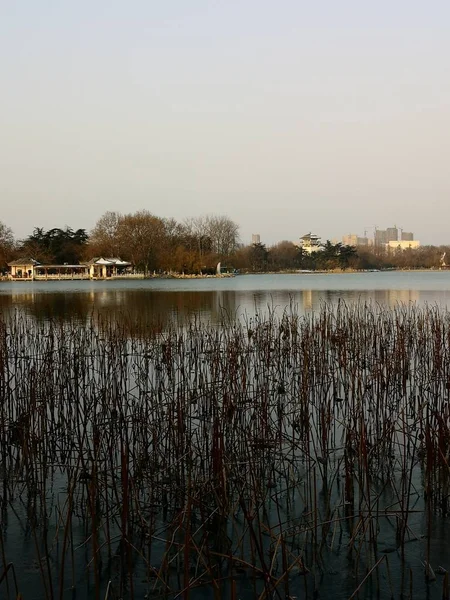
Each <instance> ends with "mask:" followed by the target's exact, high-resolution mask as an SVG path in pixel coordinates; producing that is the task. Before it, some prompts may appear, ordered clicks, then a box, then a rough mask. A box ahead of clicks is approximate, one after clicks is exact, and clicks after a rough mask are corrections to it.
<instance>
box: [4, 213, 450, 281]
mask: <svg viewBox="0 0 450 600" xmlns="http://www.w3.org/2000/svg"><path fill="white" fill-rule="evenodd" d="M444 252H447V257H448V258H449V262H450V248H449V247H445V246H439V247H437V246H422V247H420V248H418V249H415V250H412V249H407V250H404V251H400V252H389V253H386V251H385V250H384V248H377V247H367V246H366V247H354V246H346V245H344V244H341V243H332V242H331V241H329V240H327V241H326V242H325V243H324V244H323V245H322V247H321V249H320V251H318V252H313V253H312V254H308V253H307V252H306V251H305V250H304V249H302V248H301V247H299V246H297V245H295V244H294V243H292V242H290V241H281V242H279V243H277V244H275V245H273V246H270V247H267V246H266V245H265V244H261V243H258V244H249V245H243V244H242V243H240V238H239V226H238V225H237V224H236V223H235V222H234V221H232V220H231V219H230V218H228V217H226V216H221V215H207V216H202V217H192V218H189V219H186V220H184V221H183V222H178V221H176V220H175V219H172V218H161V217H158V216H156V215H154V214H152V213H150V212H149V211H147V210H141V211H137V212H135V213H130V214H121V213H119V212H112V211H108V212H106V213H105V214H104V215H102V216H101V217H100V219H98V221H97V223H96V224H95V226H94V228H93V229H92V230H91V231H90V232H89V233H88V232H87V231H86V229H77V230H73V229H72V228H70V227H67V226H66V227H64V228H57V227H55V228H53V229H49V230H47V231H45V230H44V229H43V228H41V227H36V228H34V230H33V232H32V233H31V234H30V235H29V236H28V237H26V238H25V239H23V240H15V238H14V235H13V232H12V230H11V229H10V228H9V227H8V226H7V225H6V224H4V223H3V222H1V221H0V271H2V272H5V271H6V268H7V263H8V262H10V261H11V260H13V259H15V258H24V257H29V258H34V259H35V260H37V261H39V262H41V263H43V264H69V265H70V264H79V263H82V262H85V261H87V260H90V259H92V258H94V257H101V256H102V257H104V258H109V257H120V258H122V260H127V261H129V262H131V263H132V264H133V266H134V267H135V268H136V269H137V270H140V271H143V272H144V273H152V272H158V273H160V272H178V273H181V272H184V273H200V272H203V273H205V272H213V271H214V270H215V267H216V265H217V263H218V262H219V261H220V262H222V264H225V265H227V266H228V267H231V268H235V269H239V270H241V271H243V272H254V273H257V272H267V271H271V272H280V271H296V270H311V271H316V270H321V271H322V270H324V271H328V270H336V269H339V270H347V269H359V270H368V269H391V268H397V269H398V268H400V269H417V268H421V269H430V268H439V266H440V265H441V258H442V256H443V254H444Z"/></svg>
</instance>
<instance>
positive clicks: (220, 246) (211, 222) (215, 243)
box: [205, 215, 239, 257]
mask: <svg viewBox="0 0 450 600" xmlns="http://www.w3.org/2000/svg"><path fill="white" fill-rule="evenodd" d="M205 224H206V231H207V233H208V236H209V238H210V239H211V244H212V250H213V252H214V253H215V254H217V255H218V256H221V257H225V256H229V255H230V254H232V253H233V252H234V251H235V250H236V248H237V247H238V244H239V225H237V224H236V223H235V222H234V221H232V220H231V219H229V218H228V217H226V216H215V215H212V216H207V217H206V219H205Z"/></svg>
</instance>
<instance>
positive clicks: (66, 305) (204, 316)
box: [0, 288, 446, 327]
mask: <svg viewBox="0 0 450 600" xmlns="http://www.w3.org/2000/svg"><path fill="white" fill-rule="evenodd" d="M341 300H343V301H345V302H347V303H353V302H362V303H364V302H368V303H370V302H372V303H376V304H380V305H384V306H387V307H394V306H396V305H398V304H401V303H403V304H408V303H417V304H419V305H422V304H427V303H428V304H435V303H437V304H443V305H445V304H446V295H445V294H444V293H443V292H436V291H433V290H405V289H402V290H397V289H384V290H378V289H376V290H314V289H303V290H212V291H200V290H197V291H194V290H193V291H163V290H157V291H154V290H149V289H127V288H120V289H114V288H111V289H99V290H89V291H86V292H70V291H69V290H66V291H64V292H62V291H58V292H48V293H41V292H26V293H25V292H24V293H11V294H0V311H1V312H2V313H4V314H8V313H9V314H11V313H13V312H14V311H20V312H25V313H26V314H28V315H31V316H33V317H34V318H35V319H36V320H39V321H42V320H48V319H57V320H64V321H67V320H72V321H75V322H79V323H87V322H88V321H90V320H92V317H93V316H105V317H107V316H114V319H115V320H117V321H118V322H120V321H121V320H127V321H134V322H140V323H145V324H151V323H158V324H159V325H160V326H163V327H164V326H166V325H167V324H169V323H178V324H180V323H185V322H186V321H187V320H189V319H192V318H193V317H194V315H195V317H196V318H198V319H200V320H201V321H203V322H210V323H212V324H219V323H221V322H223V320H224V319H232V320H234V319H242V318H251V317H252V316H254V315H255V314H256V313H258V314H260V315H263V314H267V313H268V312H270V311H272V312H275V313H276V314H281V313H282V312H283V310H286V309H287V308H289V307H293V308H294V309H295V310H296V311H297V312H298V313H299V314H304V313H306V312H309V311H317V310H319V309H320V307H321V305H323V304H324V303H327V304H330V305H336V304H337V302H339V301H341Z"/></svg>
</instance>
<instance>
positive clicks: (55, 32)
mask: <svg viewBox="0 0 450 600" xmlns="http://www.w3.org/2000/svg"><path fill="white" fill-rule="evenodd" d="M449 29H450V3H449V2H448V1H445V2H444V1H443V0H442V1H433V0H430V1H429V2H424V1H421V2H417V1H414V0H409V1H405V0H400V1H395V0H391V1H389V2H388V1H386V0H379V1H378V2H372V1H371V2H365V1H363V0H359V1H350V0H342V1H339V2H337V1H336V2H331V1H316V2H310V1H308V2H306V1H301V0H297V1H291V0H288V1H284V2H283V1H281V2H268V1H264V0H258V1H256V0H239V1H233V0H228V1H225V0H223V1H221V2H217V1H215V2H214V1H209V2H207V1H203V0H185V1H183V2H181V1H173V0H164V1H163V0H159V1H158V2H156V1H153V0H145V1H144V0H142V1H138V0H129V1H127V2H125V1H122V2H118V1H114V0H104V1H103V0H102V1H99V0H89V1H85V0H77V1H74V0H70V1H68V0H53V1H49V0H28V1H24V0H0V76H1V92H0V109H1V110H0V132H1V143H0V220H2V221H4V222H5V223H6V224H7V225H9V226H10V227H12V228H13V230H14V233H15V235H16V236H17V237H23V236H26V235H28V234H29V233H31V231H32V229H33V227H35V226H40V227H44V228H45V229H48V228H50V227H63V226H64V225H69V226H71V227H73V228H78V227H85V228H86V229H88V230H89V229H90V228H91V227H93V225H94V224H95V222H96V220H97V219H98V218H99V217H100V216H101V215H102V214H103V213H104V212H106V211H107V210H118V211H120V212H132V211H133V212H134V211H136V210H140V209H144V208H145V209H147V210H150V211H152V212H154V213H155V214H157V215H159V216H165V217H174V218H176V219H177V220H183V219H184V218H185V217H189V216H199V215H202V214H208V213H209V214H226V215H228V216H229V217H230V218H232V219H233V220H235V221H236V222H237V223H239V225H240V226H241V236H242V240H243V241H244V242H249V241H250V237H251V234H252V233H260V235H261V240H262V241H264V242H266V243H268V244H271V243H274V242H277V241H279V240H282V239H290V240H294V239H296V238H298V237H299V236H301V235H302V234H304V233H305V232H307V231H310V230H312V231H313V232H316V233H317V234H319V235H321V236H322V237H323V238H325V239H326V238H340V237H341V236H342V235H343V234H346V233H350V232H352V233H359V234H362V233H363V231H364V229H367V230H368V232H369V233H372V231H371V230H370V229H369V228H370V227H373V226H375V225H377V226H378V227H380V228H385V227H388V226H391V225H393V224H397V225H398V226H399V227H403V228H404V229H405V230H408V231H409V230H412V231H414V233H415V235H416V238H418V239H420V240H421V241H422V242H424V243H450V169H449V166H448V164H449V160H450V36H449V34H448V32H449Z"/></svg>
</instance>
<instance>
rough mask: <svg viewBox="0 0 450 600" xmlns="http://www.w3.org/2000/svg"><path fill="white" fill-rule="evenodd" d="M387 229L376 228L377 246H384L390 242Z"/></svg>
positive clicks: (375, 238)
mask: <svg viewBox="0 0 450 600" xmlns="http://www.w3.org/2000/svg"><path fill="white" fill-rule="evenodd" d="M388 241H389V240H388V236H387V231H386V230H385V229H375V235H374V242H375V246H382V245H384V244H387V243H388Z"/></svg>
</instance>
